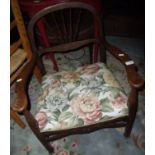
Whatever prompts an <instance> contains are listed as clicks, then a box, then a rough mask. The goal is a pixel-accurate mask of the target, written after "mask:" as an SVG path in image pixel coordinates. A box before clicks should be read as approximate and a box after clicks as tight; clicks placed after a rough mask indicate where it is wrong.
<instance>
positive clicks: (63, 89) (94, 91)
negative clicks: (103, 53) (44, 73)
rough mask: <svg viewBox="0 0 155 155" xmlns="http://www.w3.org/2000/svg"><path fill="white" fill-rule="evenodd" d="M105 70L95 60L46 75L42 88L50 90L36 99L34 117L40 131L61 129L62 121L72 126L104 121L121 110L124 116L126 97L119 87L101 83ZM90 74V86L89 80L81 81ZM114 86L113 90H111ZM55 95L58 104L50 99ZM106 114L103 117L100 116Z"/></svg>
mask: <svg viewBox="0 0 155 155" xmlns="http://www.w3.org/2000/svg"><path fill="white" fill-rule="evenodd" d="M107 70H108V69H107V68H106V67H105V65H104V64H102V63H96V64H93V65H88V66H85V67H81V68H78V69H77V70H76V71H75V72H68V73H67V72H61V73H59V75H58V74H56V75H55V74H53V75H51V76H50V77H49V78H47V79H46V80H45V81H44V82H43V90H44V89H46V90H47V91H48V92H49V93H47V94H48V95H46V96H45V98H44V99H42V98H41V100H40V101H39V103H38V108H39V112H38V113H37V114H36V117H35V118H36V120H37V121H38V126H39V128H40V129H41V131H43V132H44V131H50V130H59V129H63V127H62V121H63V122H64V123H67V124H68V126H67V128H71V127H73V128H74V127H78V126H81V125H88V124H94V123H96V122H100V121H106V120H107V119H108V117H107V116H108V115H109V116H110V118H111V117H113V114H114V118H115V116H116V113H118V114H119V116H120V114H121V111H123V112H122V115H123V116H124V115H125V114H126V115H127V113H126V111H127V110H124V109H127V97H126V95H125V94H124V93H123V91H122V90H121V88H119V87H115V86H111V85H110V86H109V85H108V84H106V85H105V84H104V79H103V78H104V76H102V75H103V74H104V73H105V72H106V71H107ZM83 75H86V76H87V78H85V76H83ZM56 76H59V79H56ZM89 76H91V78H89ZM92 77H94V79H95V80H96V83H97V84H96V85H95V87H93V88H92V87H89V86H88V85H87V84H89V83H90V84H91V81H89V82H84V81H86V80H90V79H93V78H92ZM112 79H113V78H112ZM101 81H103V82H101ZM102 84H103V85H102ZM113 88H115V90H114V91H111V90H113ZM51 90H52V91H51ZM43 92H44V91H43ZM51 92H52V94H51ZM107 92H108V93H107ZM49 94H50V95H49ZM55 96H57V99H56V100H54V101H55V102H59V101H60V100H61V104H60V105H59V104H56V103H55V102H53V100H52V97H55ZM50 98H51V99H50ZM103 102H104V103H103ZM55 105H59V106H55ZM104 106H106V108H105V107H104ZM50 107H52V108H50ZM48 108H50V109H48ZM124 111H125V112H124ZM105 115H106V117H105V118H106V119H105V118H104V119H102V118H103V117H104V116H105ZM47 116H48V118H47ZM62 116H63V117H62ZM72 121H74V123H72ZM53 124H54V125H53ZM72 125H73V126H72ZM45 126H46V128H45Z"/></svg>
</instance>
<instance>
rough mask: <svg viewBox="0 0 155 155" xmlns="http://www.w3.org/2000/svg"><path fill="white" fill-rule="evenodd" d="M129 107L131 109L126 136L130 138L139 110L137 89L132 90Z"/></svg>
mask: <svg viewBox="0 0 155 155" xmlns="http://www.w3.org/2000/svg"><path fill="white" fill-rule="evenodd" d="M128 107H129V117H128V123H127V126H126V128H125V132H124V136H125V137H129V136H130V134H131V130H132V127H133V124H134V121H135V117H136V113H137V108H138V91H137V90H136V89H135V88H132V89H131V92H130V95H129V98H128Z"/></svg>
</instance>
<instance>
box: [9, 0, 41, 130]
mask: <svg viewBox="0 0 155 155" xmlns="http://www.w3.org/2000/svg"><path fill="white" fill-rule="evenodd" d="M11 8H12V12H13V16H14V19H13V20H12V21H11V23H10V32H11V31H13V30H14V29H15V28H17V32H18V34H19V38H18V40H17V41H14V42H13V43H11V45H10V56H12V55H13V54H14V53H15V52H16V50H17V49H18V48H20V47H21V46H22V49H23V50H24V52H25V53H26V58H25V59H26V60H25V61H27V62H29V61H31V59H32V55H33V54H32V49H31V45H30V42H29V39H28V35H27V31H26V28H25V25H24V20H23V17H22V13H21V11H20V7H19V4H18V1H17V0H12V1H11ZM25 61H23V62H22V63H21V64H20V66H19V67H18V68H17V70H15V71H14V72H13V73H12V74H11V75H10V85H11V86H12V85H13V84H14V83H15V82H16V80H17V77H18V76H19V75H20V73H21V72H22V70H23V69H24V65H25ZM33 72H34V74H35V76H36V77H37V79H38V80H39V81H41V77H42V74H43V72H42V71H41V69H40V67H39V65H38V64H37V65H35V67H34V71H33ZM10 117H11V118H13V119H14V121H15V122H16V123H17V124H18V125H19V126H20V127H21V128H25V127H26V125H25V123H24V122H23V121H22V120H21V118H20V117H19V115H18V112H17V111H14V110H13V107H12V105H11V107H10Z"/></svg>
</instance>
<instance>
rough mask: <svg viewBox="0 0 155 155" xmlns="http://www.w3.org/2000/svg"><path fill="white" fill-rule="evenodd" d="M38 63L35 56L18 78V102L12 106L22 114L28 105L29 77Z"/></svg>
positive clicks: (16, 88)
mask: <svg viewBox="0 0 155 155" xmlns="http://www.w3.org/2000/svg"><path fill="white" fill-rule="evenodd" d="M35 62H36V55H35V54H33V56H32V59H31V60H30V61H29V62H28V63H27V64H26V65H25V66H24V68H23V70H22V72H21V73H20V75H19V76H18V77H17V80H16V87H15V91H16V93H17V97H16V101H15V102H14V103H13V104H12V105H11V107H12V109H13V110H14V111H17V112H22V111H24V109H26V108H27V105H28V93H27V85H28V81H29V77H30V76H31V75H32V73H33V69H34V66H35Z"/></svg>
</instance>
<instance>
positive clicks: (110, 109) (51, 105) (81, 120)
mask: <svg viewBox="0 0 155 155" xmlns="http://www.w3.org/2000/svg"><path fill="white" fill-rule="evenodd" d="M12 2H15V0H14V1H12ZM83 11H87V12H88V13H89V14H90V15H91V16H92V19H94V18H95V20H96V21H97V26H98V30H99V33H98V34H99V36H98V37H96V36H95V37H94V36H86V37H85V38H78V29H79V27H80V24H82V23H80V20H81V18H82V17H81V16H82V12H83ZM75 12H76V13H75ZM73 13H75V14H76V15H77V17H76V18H75V16H74V19H72V17H73V16H72V14H73ZM65 15H68V16H69V17H68V18H67V17H64V16H65ZM45 17H48V18H49V19H51V20H50V22H54V23H55V24H56V27H57V30H58V31H59V32H58V33H59V37H60V38H62V42H61V43H59V44H56V45H54V46H52V47H51V48H44V47H38V46H37V42H36V39H35V25H36V23H37V21H38V20H40V19H45ZM60 19H62V21H61V25H58V24H59V22H60V21H59V22H58V20H60ZM66 19H69V20H66ZM73 21H74V23H73ZM79 23H80V24H79ZM74 24H75V25H74ZM74 26H76V27H74ZM60 32H61V33H60ZM28 33H29V37H30V41H31V45H32V48H33V51H34V54H33V57H32V59H31V60H30V61H29V63H28V64H27V65H25V67H24V70H23V71H22V72H21V73H20V75H19V76H18V78H17V79H21V80H20V82H18V83H17V84H16V91H17V94H18V96H17V100H16V103H15V104H14V105H13V106H12V108H13V110H14V111H16V112H23V114H24V116H25V118H26V120H27V122H28V124H29V126H30V128H31V129H32V131H33V132H34V134H35V135H36V136H37V138H38V139H39V140H40V141H41V143H42V144H43V145H44V146H45V148H46V149H47V150H48V151H49V152H53V147H52V145H51V144H50V142H51V141H54V140H57V139H60V138H62V137H65V136H69V135H73V134H83V133H89V132H93V131H95V130H98V129H102V128H115V127H125V133H124V135H125V136H126V137H128V136H129V135H130V133H131V129H132V126H133V123H134V120H135V117H136V112H137V106H138V101H137V100H138V91H139V90H140V89H142V88H143V86H144V80H143V79H142V78H141V77H140V76H139V75H138V73H137V71H136V66H135V64H134V62H133V61H132V60H131V59H130V58H129V56H128V55H127V54H126V53H124V52H123V51H121V50H120V49H119V48H117V47H114V46H112V45H110V44H109V43H108V42H107V41H106V40H105V38H104V36H103V32H102V24H101V20H100V17H99V15H98V13H97V12H96V10H95V9H94V8H93V7H91V6H89V5H87V4H84V3H81V2H70V3H61V4H57V5H55V6H49V7H47V8H45V9H43V10H41V11H39V12H38V13H37V14H36V15H35V16H34V17H33V18H32V20H31V21H30V23H29V26H28ZM65 34H66V35H65ZM94 43H95V44H97V45H98V46H99V48H100V61H101V62H96V63H94V64H91V65H87V66H83V67H79V68H77V69H76V70H75V71H72V72H71V71H62V72H57V73H55V74H52V75H45V76H44V78H43V81H42V91H43V92H42V95H41V96H40V97H39V98H38V104H37V106H38V110H37V111H38V112H37V113H36V115H35V116H34V115H32V113H31V112H30V111H29V110H28V109H27V107H28V104H29V102H30V101H29V100H28V94H27V86H28V82H29V80H28V79H29V77H30V75H31V74H32V72H33V69H34V66H35V62H37V61H38V57H40V58H41V57H42V55H43V54H45V53H48V52H66V51H74V50H76V49H81V48H83V47H85V46H89V45H93V44H94ZM90 47H93V46H90ZM105 49H107V51H108V52H110V53H111V54H112V55H113V56H114V57H116V59H118V60H120V62H121V63H122V64H123V65H124V66H125V69H126V72H127V78H128V82H129V84H130V86H131V92H130V94H129V95H128V96H127V95H126V94H125V92H124V90H123V89H122V88H121V87H120V85H119V83H118V82H117V80H116V79H115V78H114V76H113V75H112V73H111V71H110V70H109V69H108V68H107V67H106V52H105ZM91 51H92V50H91ZM75 52H76V51H75Z"/></svg>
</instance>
